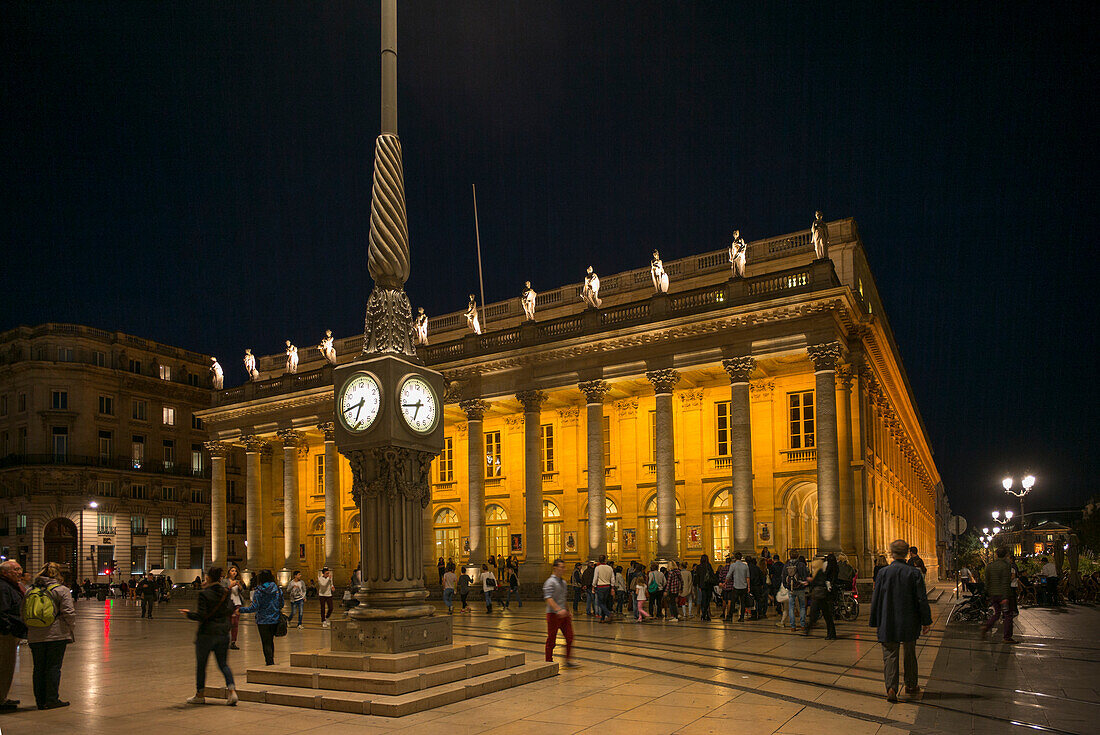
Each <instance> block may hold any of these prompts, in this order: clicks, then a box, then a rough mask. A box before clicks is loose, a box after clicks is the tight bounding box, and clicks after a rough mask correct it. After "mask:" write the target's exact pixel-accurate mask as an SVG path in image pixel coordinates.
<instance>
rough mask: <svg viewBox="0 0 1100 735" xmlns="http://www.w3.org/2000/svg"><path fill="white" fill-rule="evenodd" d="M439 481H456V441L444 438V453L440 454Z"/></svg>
mask: <svg viewBox="0 0 1100 735" xmlns="http://www.w3.org/2000/svg"><path fill="white" fill-rule="evenodd" d="M438 462H439V481H440V482H454V479H455V449H454V439H453V438H452V437H449V436H445V437H443V451H442V452H440V453H439V460H438Z"/></svg>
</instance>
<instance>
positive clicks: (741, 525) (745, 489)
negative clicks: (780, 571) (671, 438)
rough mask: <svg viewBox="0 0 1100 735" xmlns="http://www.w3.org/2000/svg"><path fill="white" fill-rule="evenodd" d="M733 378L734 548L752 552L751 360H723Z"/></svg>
mask: <svg viewBox="0 0 1100 735" xmlns="http://www.w3.org/2000/svg"><path fill="white" fill-rule="evenodd" d="M722 367H724V368H725V369H726V372H727V373H729V376H730V464H731V465H732V471H733V548H734V550H735V551H741V552H749V551H752V550H753V533H752V521H753V514H752V422H751V420H750V416H749V405H750V404H749V375H750V374H751V373H752V371H753V370H754V369H756V360H754V359H753V358H751V357H734V358H731V359H729V360H722Z"/></svg>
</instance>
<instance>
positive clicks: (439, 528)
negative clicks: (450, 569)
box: [433, 508, 460, 564]
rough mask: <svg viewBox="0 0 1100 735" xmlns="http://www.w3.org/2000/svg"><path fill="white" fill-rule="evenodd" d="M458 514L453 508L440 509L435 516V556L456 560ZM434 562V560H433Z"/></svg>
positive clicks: (457, 550)
mask: <svg viewBox="0 0 1100 735" xmlns="http://www.w3.org/2000/svg"><path fill="white" fill-rule="evenodd" d="M458 552H459V546H458V513H456V512H455V511H454V510H452V509H451V508H440V509H439V510H438V511H436V514H435V555H436V558H438V557H443V560H444V561H446V560H448V559H454V560H455V563H456V564H457V563H458V561H459V559H460V557H459V555H458ZM433 561H434V559H433Z"/></svg>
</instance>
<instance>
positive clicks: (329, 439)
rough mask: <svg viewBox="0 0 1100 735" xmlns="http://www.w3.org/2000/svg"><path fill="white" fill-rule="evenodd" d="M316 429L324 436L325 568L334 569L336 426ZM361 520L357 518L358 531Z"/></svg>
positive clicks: (337, 552) (336, 545)
mask: <svg viewBox="0 0 1100 735" xmlns="http://www.w3.org/2000/svg"><path fill="white" fill-rule="evenodd" d="M317 428H318V429H320V430H321V431H323V432H324V434H325V566H326V567H328V568H329V569H336V568H337V567H338V566H340V480H339V474H338V473H339V468H340V455H339V454H338V453H337V451H336V425H335V424H334V423H333V422H331V421H328V422H325V423H322V424H318V425H317ZM362 518H363V517H362V516H359V519H360V520H359V528H360V529H362V527H363V521H362ZM360 532H362V531H361V530H360ZM333 576H334V577H335V576H336V573H335V572H333Z"/></svg>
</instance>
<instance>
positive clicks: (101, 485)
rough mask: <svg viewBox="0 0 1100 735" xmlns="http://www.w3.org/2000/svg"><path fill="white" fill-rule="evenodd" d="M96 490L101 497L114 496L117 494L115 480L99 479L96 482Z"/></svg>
mask: <svg viewBox="0 0 1100 735" xmlns="http://www.w3.org/2000/svg"><path fill="white" fill-rule="evenodd" d="M96 491H97V492H98V493H99V496H100V497H101V498H113V497H114V496H115V481H114V480H98V481H97V482H96Z"/></svg>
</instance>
